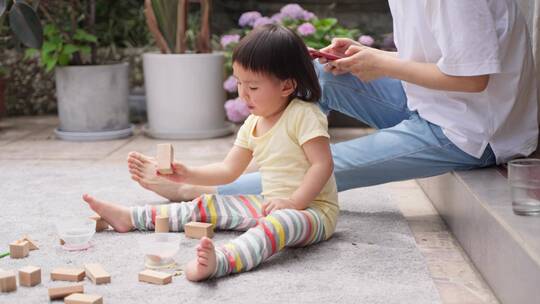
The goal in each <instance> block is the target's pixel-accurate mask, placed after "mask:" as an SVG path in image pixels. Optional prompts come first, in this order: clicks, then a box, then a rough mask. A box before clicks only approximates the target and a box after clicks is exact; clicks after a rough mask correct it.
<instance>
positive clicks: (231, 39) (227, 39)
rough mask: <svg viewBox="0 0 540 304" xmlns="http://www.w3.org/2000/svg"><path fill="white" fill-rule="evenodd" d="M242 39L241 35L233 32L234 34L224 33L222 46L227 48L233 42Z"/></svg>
mask: <svg viewBox="0 0 540 304" xmlns="http://www.w3.org/2000/svg"><path fill="white" fill-rule="evenodd" d="M238 41H240V35H238V34H233V35H223V36H221V41H220V43H221V47H223V48H226V47H227V46H228V45H229V44H231V43H238Z"/></svg>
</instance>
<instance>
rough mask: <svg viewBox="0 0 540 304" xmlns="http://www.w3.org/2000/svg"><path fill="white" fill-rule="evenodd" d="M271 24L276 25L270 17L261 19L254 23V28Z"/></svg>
mask: <svg viewBox="0 0 540 304" xmlns="http://www.w3.org/2000/svg"><path fill="white" fill-rule="evenodd" d="M270 23H274V21H273V20H272V19H270V18H268V17H261V18H259V19H257V20H255V23H253V28H256V27H258V26H261V25H265V24H270Z"/></svg>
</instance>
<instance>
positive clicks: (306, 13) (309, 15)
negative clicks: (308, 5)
mask: <svg viewBox="0 0 540 304" xmlns="http://www.w3.org/2000/svg"><path fill="white" fill-rule="evenodd" d="M315 17H316V16H315V14H314V13H312V12H310V11H304V16H302V19H304V20H306V21H308V20H311V19H315Z"/></svg>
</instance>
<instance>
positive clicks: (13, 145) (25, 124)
mask: <svg viewBox="0 0 540 304" xmlns="http://www.w3.org/2000/svg"><path fill="white" fill-rule="evenodd" d="M56 125H57V119H56V117H20V118H11V119H2V120H0V162H3V163H6V162H9V163H13V162H19V161H20V162H22V163H25V164H26V165H28V164H30V165H35V166H40V165H41V166H43V165H45V164H46V165H51V164H54V163H55V162H57V163H58V164H61V163H65V162H66V161H71V160H76V161H83V162H88V163H90V164H92V163H96V164H100V165H106V164H107V163H110V164H111V165H115V166H117V165H119V164H122V163H123V162H125V158H126V155H127V153H128V152H129V151H133V150H136V151H139V152H142V153H147V154H154V153H155V150H154V149H155V144H156V143H158V142H159V141H157V140H153V139H149V138H147V137H145V136H143V135H142V134H140V132H139V131H137V134H136V135H135V136H133V137H131V138H129V139H125V140H116V141H108V142H87V143H73V142H65V141H59V140H56V139H55V138H54V133H53V129H54V127H55V126H56ZM137 130H139V128H138V129H137ZM366 132H369V131H366V130H362V129H333V130H331V133H332V136H333V141H340V140H346V139H349V138H353V137H356V136H359V135H362V134H365V133H366ZM232 142H233V137H232V136H229V137H226V138H220V139H211V140H202V141H194V140H193V141H182V142H178V143H181V146H182V147H189V148H185V149H184V150H177V151H175V152H176V157H177V158H179V159H182V160H184V161H186V162H187V163H190V164H203V163H207V162H209V161H215V160H219V159H221V158H222V157H223V156H224V155H225V153H226V151H227V150H228V148H229V147H230V145H231V144H232ZM173 143H174V142H173ZM0 176H1V173H0ZM378 187H383V189H384V191H385V192H387V193H388V194H389V195H390V197H391V198H392V200H393V201H394V202H395V203H397V204H398V206H399V207H400V209H401V211H402V213H403V214H404V216H405V217H406V219H407V222H408V224H409V227H410V228H411V230H412V232H413V234H414V237H415V239H416V243H417V246H418V248H419V249H420V251H421V252H422V254H423V255H424V257H425V260H426V262H427V266H428V268H429V271H430V274H431V277H432V279H433V281H434V282H435V285H436V287H437V289H438V291H439V293H440V295H441V299H442V302H443V303H447V304H450V303H460V304H461V303H498V302H497V300H496V299H495V297H494V296H493V294H492V292H491V291H490V290H489V287H487V286H486V284H485V282H484V281H483V280H482V278H481V277H480V275H479V274H478V273H477V272H476V270H475V269H474V267H473V266H472V265H471V263H470V261H469V260H468V258H467V257H466V255H465V254H464V253H463V250H462V249H461V247H460V246H459V244H458V243H457V242H456V240H455V239H454V237H453V236H452V235H451V234H450V232H449V231H448V229H447V227H446V226H445V224H444V223H443V222H442V220H441V219H440V217H439V216H438V215H437V213H436V211H435V210H434V209H433V207H432V205H431V203H430V202H429V200H428V199H427V198H426V197H425V196H424V194H423V192H422V190H421V189H420V188H419V187H418V186H417V184H416V182H414V181H407V182H400V183H391V184H386V185H382V186H378Z"/></svg>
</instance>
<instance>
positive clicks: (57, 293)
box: [49, 284, 84, 300]
mask: <svg viewBox="0 0 540 304" xmlns="http://www.w3.org/2000/svg"><path fill="white" fill-rule="evenodd" d="M73 293H84V287H83V285H82V284H77V285H71V286H62V287H51V288H49V299H51V300H55V299H63V298H65V297H67V296H69V295H70V294H73Z"/></svg>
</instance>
